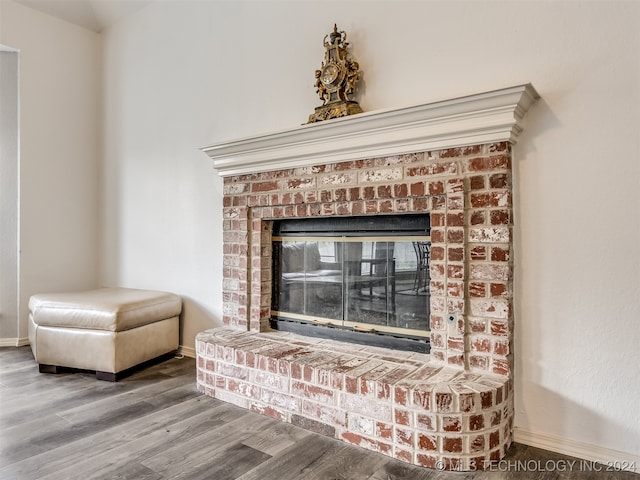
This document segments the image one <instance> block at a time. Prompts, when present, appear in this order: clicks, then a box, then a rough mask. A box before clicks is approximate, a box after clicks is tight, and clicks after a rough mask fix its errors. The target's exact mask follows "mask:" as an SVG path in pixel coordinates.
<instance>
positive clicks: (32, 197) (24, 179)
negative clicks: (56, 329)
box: [0, 0, 101, 339]
mask: <svg viewBox="0 0 640 480" xmlns="http://www.w3.org/2000/svg"><path fill="white" fill-rule="evenodd" d="M0 44H3V45H6V46H9V47H12V48H15V49H18V50H19V51H20V86H19V88H20V170H19V175H20V186H19V192H20V193H19V209H20V212H19V218H20V231H19V238H20V252H19V270H20V284H19V315H20V328H19V332H17V336H18V337H19V338H20V339H26V337H27V322H26V318H27V314H28V309H27V303H28V300H29V296H30V295H32V294H34V293H43V292H53V291H69V290H75V289H86V288H95V287H96V286H97V284H98V249H99V225H100V222H99V209H98V201H99V199H100V193H99V191H98V175H99V165H100V149H101V142H100V138H101V132H100V123H101V118H100V101H101V98H100V89H101V40H100V36H99V35H97V34H95V33H92V32H89V31H88V30H85V29H82V28H80V27H76V26H73V25H71V24H69V23H67V22H63V21H61V20H57V19H55V18H53V17H51V16H49V15H45V14H43V13H40V12H37V11H35V10H33V9H31V8H27V7H23V6H21V5H18V4H16V3H14V2H11V1H8V0H2V1H0Z"/></svg>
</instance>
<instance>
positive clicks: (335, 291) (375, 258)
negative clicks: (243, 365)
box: [271, 235, 430, 336]
mask: <svg viewBox="0 0 640 480" xmlns="http://www.w3.org/2000/svg"><path fill="white" fill-rule="evenodd" d="M429 245H430V238H429V237H428V236H426V235H421V236H415V235H414V236H398V235H393V236H375V237H374V236H370V235H369V236H340V237H327V236H319V237H314V236H304V237H303V236H293V237H287V236H274V237H273V260H274V261H273V273H274V277H273V285H274V288H273V294H272V312H271V313H272V317H274V318H276V319H281V320H289V321H299V322H305V323H314V324H318V325H325V326H333V327H338V328H346V329H352V330H356V331H367V332H388V333H398V332H400V331H402V333H404V334H406V335H410V336H428V334H429V292H428V285H429V282H428V278H427V277H428V268H425V266H428V263H427V262H428V259H427V258H421V257H420V253H419V252H421V251H425V252H426V251H427V250H428V246H429ZM423 246H424V247H426V248H422V247H423Z"/></svg>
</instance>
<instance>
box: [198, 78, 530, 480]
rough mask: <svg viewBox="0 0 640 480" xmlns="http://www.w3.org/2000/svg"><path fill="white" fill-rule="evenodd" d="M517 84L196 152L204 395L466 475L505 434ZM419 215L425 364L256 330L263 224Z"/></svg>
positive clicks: (264, 320)
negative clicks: (212, 310) (213, 290)
mask: <svg viewBox="0 0 640 480" xmlns="http://www.w3.org/2000/svg"><path fill="white" fill-rule="evenodd" d="M536 99H537V94H536V92H535V90H534V89H533V88H532V87H531V86H530V85H523V86H518V87H511V88H508V89H503V90H497V91H494V92H487V93H483V94H478V95H472V96H469V97H462V98H459V99H453V100H446V101H443V102H436V103H432V104H427V105H422V106H418V107H411V108H407V109H400V110H389V111H383V112H373V113H371V114H361V115H357V116H353V117H348V118H345V119H339V120H334V121H330V122H325V123H324V124H323V123H320V124H314V125H305V126H303V127H298V128H297V129H294V130H290V131H286V132H278V133H275V134H269V135H264V136H259V137H253V138H249V139H242V140H238V141H234V142H228V143H224V144H218V145H214V146H211V147H205V148H204V149H203V150H204V151H205V152H206V153H207V154H208V155H209V156H210V157H211V158H213V159H214V164H215V167H216V168H217V169H218V170H219V171H220V173H221V175H223V176H224V206H223V207H224V220H223V241H224V251H223V314H224V317H223V322H224V327H223V328H219V329H213V330H208V331H205V332H202V333H200V334H199V335H198V336H197V338H196V352H197V362H198V363H197V385H198V389H199V390H200V391H202V392H204V393H205V394H207V395H211V396H213V397H216V398H219V399H221V400H224V401H228V402H231V403H234V404H236V405H239V406H242V407H244V408H248V409H251V410H253V411H256V412H259V413H262V414H265V415H269V416H272V417H274V418H278V419H280V420H282V421H286V422H291V423H293V424H296V425H299V426H302V427H304V428H308V429H310V430H314V431H316V432H320V433H323V434H326V435H330V436H333V437H335V438H338V439H340V440H343V441H346V442H349V443H352V444H355V445H358V446H361V447H364V448H368V449H371V450H374V451H378V452H381V453H384V454H387V455H390V456H392V457H395V458H398V459H400V460H403V461H406V462H410V463H414V464H417V465H422V466H426V467H431V468H438V469H443V468H444V469H463V470H469V469H476V468H482V465H483V462H486V461H490V460H498V459H500V458H501V457H502V456H504V454H505V453H506V450H507V449H508V447H509V445H510V443H511V439H512V426H513V382H512V366H513V350H512V339H513V327H514V318H513V285H512V281H513V278H512V277H513V273H512V272H513V263H512V262H513V235H512V230H513V224H514V218H513V190H512V173H511V172H512V162H513V158H512V148H511V147H512V144H514V143H515V141H516V140H517V136H518V134H519V133H520V131H521V128H522V127H521V121H522V118H523V116H524V114H525V113H526V111H527V109H528V108H529V107H530V106H531V105H532V104H533V102H535V100H536ZM405 213H406V214H411V213H428V214H429V215H430V219H431V263H430V285H429V287H430V293H431V296H430V344H431V352H430V354H429V355H426V354H421V353H412V352H398V351H394V350H389V349H382V348H375V347H366V346H361V345H351V344H345V343H342V342H336V341H333V340H322V339H318V338H309V337H303V336H299V335H295V334H291V333H284V332H275V331H271V330H270V329H269V318H270V307H271V286H272V285H271V282H272V278H271V273H272V272H271V265H272V264H271V226H272V222H273V221H274V220H278V219H282V218H309V217H328V216H362V215H376V216H381V215H389V214H405Z"/></svg>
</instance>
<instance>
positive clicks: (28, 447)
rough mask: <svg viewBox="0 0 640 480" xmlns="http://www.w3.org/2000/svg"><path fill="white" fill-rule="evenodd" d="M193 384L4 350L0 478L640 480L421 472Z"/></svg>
mask: <svg viewBox="0 0 640 480" xmlns="http://www.w3.org/2000/svg"><path fill="white" fill-rule="evenodd" d="M194 380H195V361H194V360H193V359H189V358H181V359H178V358H173V359H170V360H168V361H165V362H163V363H160V364H157V365H154V366H151V367H148V368H146V369H144V370H141V371H138V372H136V373H134V374H133V375H131V376H129V377H126V378H124V379H123V380H121V381H120V382H117V383H109V382H103V381H98V380H96V378H95V375H91V374H89V373H84V372H76V373H62V374H57V375H50V374H41V373H39V372H38V368H37V365H36V364H35V362H34V360H33V357H32V355H31V351H30V349H29V347H20V348H10V347H3V348H0V479H3V480H5V479H6V480H33V479H47V480H53V479H60V480H62V479H64V480H70V479H82V480H88V479H136V480H161V479H189V480H197V479H211V480H226V479H228V480H231V479H237V480H253V479H255V480H293V479H305V480H324V479H326V480H337V479H341V480H347V479H368V480H399V479H410V480H426V479H431V480H447V479H462V478H465V479H474V480H476V479H493V478H547V479H556V478H558V479H564V478H570V477H571V478H573V477H575V478H598V479H629V480H631V479H633V480H638V479H640V475H635V474H632V473H629V472H612V473H603V472H598V473H594V472H584V471H582V472H581V471H574V472H570V471H565V472H562V471H560V470H559V469H556V470H554V469H548V468H547V469H545V470H546V471H540V470H538V471H533V470H535V469H533V468H528V470H530V471H528V472H527V471H523V469H520V471H513V470H511V471H484V472H475V473H455V472H453V473H452V472H438V471H435V470H429V469H423V468H420V467H415V466H411V465H407V464H405V463H402V462H399V461H395V460H393V459H390V458H389V457H386V456H383V455H379V454H376V453H372V452H368V451H366V450H363V449H360V448H357V447H354V446H350V445H347V444H345V443H342V442H339V441H337V440H334V439H331V438H328V437H324V436H321V435H317V434H314V433H311V432H308V431H306V430H303V429H301V428H298V427H295V426H292V425H289V424H284V423H281V422H278V421H275V420H272V419H269V418H267V417H264V416H261V415H258V414H254V413H252V412H249V411H246V410H244V409H241V408H238V407H235V406H233V405H230V404H226V403H224V402H221V401H219V400H216V399H213V398H210V397H207V396H204V395H201V394H200V393H198V392H197V391H196V389H195V381H194ZM507 458H508V459H510V460H513V461H515V460H522V461H527V462H528V463H527V465H528V466H529V467H531V466H532V465H533V464H532V462H533V461H535V462H538V464H539V465H541V466H543V467H544V466H545V465H557V466H559V465H567V463H562V462H571V461H574V460H575V459H572V458H570V457H564V456H561V455H557V454H553V453H550V452H546V451H543V450H539V449H535V448H531V447H527V446H524V445H519V444H516V445H514V446H513V447H512V449H511V451H510V452H509V456H508V457H507ZM548 462H551V463H548ZM578 464H579V461H577V463H576V464H575V465H576V466H575V467H574V468H575V469H576V470H577V465H578ZM496 470H509V469H507V468H506V464H505V468H496ZM567 470H568V469H567Z"/></svg>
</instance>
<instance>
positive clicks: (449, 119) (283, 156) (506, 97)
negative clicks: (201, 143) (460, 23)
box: [201, 84, 539, 177]
mask: <svg viewBox="0 0 640 480" xmlns="http://www.w3.org/2000/svg"><path fill="white" fill-rule="evenodd" d="M538 98H539V95H538V93H537V92H536V91H535V89H534V88H533V86H532V85H531V84H526V85H518V86H515V87H510V88H503V89H500V90H494V91H492V92H485V93H480V94H476V95H469V96H465V97H460V98H454V99H451V100H444V101H440V102H434V103H428V104H425V105H418V106H413V107H407V108H400V109H394V110H379V111H375V112H367V113H361V114H357V115H351V116H348V117H343V118H338V119H335V120H328V121H324V122H318V123H312V124H307V125H302V126H299V127H296V128H292V129H290V130H283V131H280V132H275V133H270V134H265V135H257V136H254V137H248V138H243V139H238V140H233V141H229V142H224V143H218V144H215V145H210V146H206V147H202V148H201V150H202V151H204V152H205V153H206V154H207V155H209V157H211V158H212V159H213V165H214V168H215V169H216V170H217V171H218V173H219V174H220V175H221V176H223V177H227V176H232V175H243V174H251V173H259V172H266V171H274V170H282V169H287V168H294V167H302V166H309V165H323V164H329V163H337V162H343V161H348V160H359V159H365V158H375V157H382V156H389V155H400V154H404V153H414V152H422V151H429V150H439V149H443V148H454V147H462V146H465V145H477V144H484V143H495V142H503V141H508V142H511V143H516V141H517V139H518V135H519V134H520V132H521V131H522V126H521V121H522V118H523V117H524V115H525V113H526V112H527V110H528V109H529V108H530V107H531V105H533V103H535V101H536V100H538Z"/></svg>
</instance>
